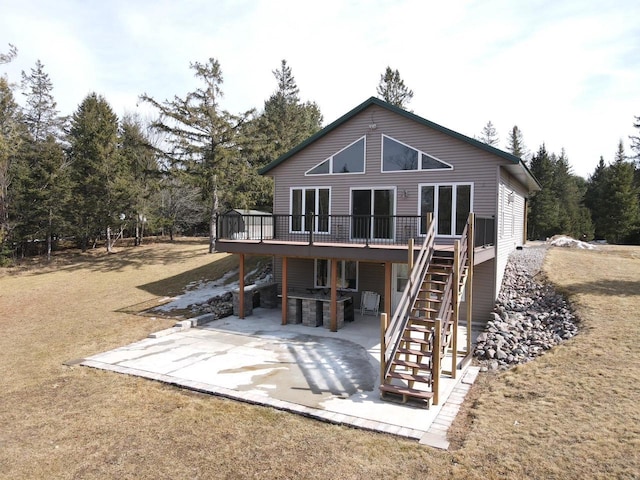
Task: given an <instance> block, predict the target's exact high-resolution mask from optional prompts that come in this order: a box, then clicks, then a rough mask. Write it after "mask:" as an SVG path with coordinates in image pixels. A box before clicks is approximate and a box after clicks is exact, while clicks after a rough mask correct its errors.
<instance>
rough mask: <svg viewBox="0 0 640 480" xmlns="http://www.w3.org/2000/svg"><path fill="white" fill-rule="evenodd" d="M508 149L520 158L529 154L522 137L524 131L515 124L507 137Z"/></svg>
mask: <svg viewBox="0 0 640 480" xmlns="http://www.w3.org/2000/svg"><path fill="white" fill-rule="evenodd" d="M489 123H491V122H489ZM485 128H486V127H485ZM494 130H495V129H494ZM507 150H508V151H509V152H510V153H511V154H512V155H514V156H516V157H518V158H522V159H524V158H525V156H526V155H527V147H526V146H525V144H524V140H523V138H522V131H521V130H520V129H519V128H518V126H517V125H514V126H513V128H512V129H511V130H510V131H509V137H508V138H507Z"/></svg>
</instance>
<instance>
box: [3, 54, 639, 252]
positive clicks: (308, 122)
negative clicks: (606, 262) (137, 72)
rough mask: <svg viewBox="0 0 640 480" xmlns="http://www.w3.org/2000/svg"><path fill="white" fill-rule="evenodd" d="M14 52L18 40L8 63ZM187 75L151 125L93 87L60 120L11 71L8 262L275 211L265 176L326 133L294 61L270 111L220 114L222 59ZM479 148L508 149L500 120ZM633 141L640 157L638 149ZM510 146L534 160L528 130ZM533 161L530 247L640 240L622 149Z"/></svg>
mask: <svg viewBox="0 0 640 480" xmlns="http://www.w3.org/2000/svg"><path fill="white" fill-rule="evenodd" d="M16 55H17V49H16V48H15V47H14V46H12V45H10V49H9V51H8V53H0V64H1V63H8V62H10V61H12V60H13V59H14V58H15V57H16ZM190 68H191V70H192V72H193V74H194V76H195V77H196V79H197V80H198V85H199V86H198V87H197V88H196V89H195V90H194V91H192V92H187V93H185V94H183V95H175V96H174V97H173V98H171V99H156V98H154V97H153V96H152V95H150V94H147V93H143V94H142V95H140V101H141V102H143V103H144V104H146V105H148V106H150V107H151V109H152V110H153V111H154V112H155V113H156V114H157V116H156V117H155V119H154V120H151V121H145V120H143V119H141V118H140V117H139V116H137V115H135V114H125V115H123V116H122V117H121V118H119V117H118V116H117V115H116V114H115V113H114V111H113V109H112V108H111V106H110V104H109V103H108V101H107V100H106V99H105V98H104V97H103V96H101V95H98V94H97V93H95V92H93V93H89V94H88V95H87V96H86V97H85V98H84V99H83V101H82V102H81V103H80V105H79V106H78V108H77V109H76V111H75V112H73V114H72V115H71V116H69V117H66V116H63V115H61V114H60V112H59V111H58V110H57V104H56V102H55V99H54V96H53V84H52V82H51V80H50V78H49V76H48V74H47V73H46V72H45V69H44V65H43V64H42V63H41V62H40V61H37V62H36V65H35V66H34V67H33V68H32V69H31V70H30V72H28V73H27V72H24V71H23V72H22V75H21V79H20V82H19V84H12V83H10V82H9V79H8V78H6V76H0V263H2V261H3V259H10V258H15V257H20V256H23V255H26V254H32V253H37V254H45V255H47V256H50V255H51V252H52V251H53V250H55V249H56V248H58V245H59V242H61V241H62V240H64V239H66V240H69V241H71V242H72V243H73V244H75V245H77V246H79V247H81V248H82V249H83V250H86V249H87V248H90V247H91V246H95V245H97V244H98V243H100V244H103V243H104V244H105V245H106V248H107V250H108V251H111V250H112V248H113V246H114V244H115V243H116V242H117V241H118V240H119V239H120V238H122V237H123V236H127V237H132V238H133V239H134V243H135V244H136V245H139V244H141V243H142V241H143V238H144V236H145V234H147V235H148V234H160V235H168V236H170V237H171V238H173V235H175V234H205V233H207V232H208V235H209V238H210V251H213V250H214V248H215V244H214V242H215V238H216V231H215V219H216V216H217V215H218V214H219V213H220V212H223V211H226V210H227V209H229V208H253V209H259V210H267V211H268V210H270V209H271V202H272V193H273V192H272V184H271V179H270V178H267V177H263V176H260V175H259V174H258V173H257V172H258V170H259V169H260V168H261V167H263V166H265V165H266V164H268V163H269V162H271V161H273V160H274V159H276V158H278V157H279V156H280V155H282V154H284V153H286V152H287V151H288V150H290V149H291V148H293V147H294V146H296V145H297V144H299V143H300V142H302V141H303V140H305V139H306V138H307V137H309V136H310V135H312V134H314V133H315V132H317V131H318V130H319V129H320V128H321V127H322V121H323V117H322V114H321V112H320V108H319V107H318V105H317V104H316V103H315V102H312V101H303V100H301V99H300V95H299V89H298V86H297V84H296V82H295V78H294V76H293V72H292V70H291V67H290V66H289V65H288V64H287V62H286V61H285V60H282V61H281V63H280V65H279V67H278V68H277V69H275V70H273V72H272V73H273V75H274V78H275V80H276V88H275V90H274V92H273V94H272V95H271V96H270V97H269V98H268V99H266V100H265V101H264V104H263V106H262V108H261V109H255V108H254V109H251V110H248V111H245V112H240V113H232V112H229V111H227V110H225V109H224V108H223V107H222V102H221V100H222V98H223V89H222V85H223V75H222V69H221V66H220V64H219V62H218V61H217V60H216V59H215V58H210V59H208V60H207V61H206V62H203V63H201V62H193V63H191V64H190ZM377 93H378V95H379V96H380V97H381V98H383V99H384V100H386V101H388V102H389V103H391V104H393V105H396V106H398V107H400V108H404V109H406V108H407V103H408V102H410V101H411V99H412V97H413V91H412V90H410V89H409V88H408V87H407V86H406V85H405V84H404V81H403V80H402V78H401V77H400V74H399V72H398V70H392V69H391V68H390V67H387V69H386V71H385V72H384V74H382V75H381V76H380V81H379V84H378V88H377ZM18 95H20V96H21V98H22V100H23V101H22V102H21V103H20V102H18V99H17V96H18ZM636 120H637V123H636V124H635V127H636V128H640V120H638V119H636ZM479 139H480V140H482V141H485V142H487V143H489V144H492V145H496V144H497V133H496V131H495V128H493V126H492V125H491V122H489V123H488V124H487V126H486V127H485V129H484V130H483V132H482V135H481V137H480V138H479ZM632 141H633V143H632V148H633V149H634V152H635V155H636V157H635V158H636V159H637V158H639V156H640V141H638V138H637V137H633V138H632ZM507 149H508V150H509V151H510V152H511V153H513V154H514V155H516V156H518V157H521V158H524V157H526V156H527V151H526V147H525V146H524V142H523V139H522V133H521V132H520V131H519V130H518V128H517V127H514V128H513V130H512V131H511V132H510V133H509V139H508V142H507ZM528 165H529V168H530V169H531V171H532V173H533V174H534V175H535V176H536V177H537V178H538V180H539V181H540V183H541V184H542V187H543V189H542V191H541V192H540V193H538V194H537V195H535V196H534V197H533V198H532V199H531V201H530V218H529V232H528V233H529V237H530V238H543V237H546V236H550V235H553V234H557V233H565V234H569V235H572V236H575V237H582V238H587V239H591V238H594V236H595V237H596V238H605V239H607V240H608V241H611V242H629V241H636V242H637V241H638V240H637V238H638V236H639V233H638V229H639V227H638V225H639V221H638V216H639V214H638V182H639V174H638V168H637V165H634V164H633V163H631V162H630V161H629V159H628V158H627V157H626V155H625V154H624V151H623V150H622V144H621V145H620V148H619V151H618V153H617V154H616V158H615V160H614V162H612V163H611V164H606V163H605V162H604V160H603V159H601V161H600V164H599V165H598V167H597V168H596V171H595V172H594V174H593V175H592V176H591V177H590V178H589V180H588V181H584V180H583V179H581V178H580V177H577V176H575V175H572V174H571V170H570V167H569V163H568V160H567V158H566V156H565V155H564V152H563V153H561V154H560V155H555V154H552V153H548V152H547V151H546V149H545V147H544V145H543V146H542V147H540V149H539V151H538V152H537V153H536V154H534V155H532V156H531V158H530V159H529V160H528ZM621 209H622V210H624V214H623V213H622V210H621ZM615 212H620V213H619V214H616V213H615ZM616 215H617V216H616Z"/></svg>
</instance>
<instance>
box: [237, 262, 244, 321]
mask: <svg viewBox="0 0 640 480" xmlns="http://www.w3.org/2000/svg"><path fill="white" fill-rule="evenodd" d="M239 255H240V273H238V277H239V278H238V283H239V287H240V292H239V295H238V300H239V301H240V305H238V316H239V317H240V318H244V253H240V254H239Z"/></svg>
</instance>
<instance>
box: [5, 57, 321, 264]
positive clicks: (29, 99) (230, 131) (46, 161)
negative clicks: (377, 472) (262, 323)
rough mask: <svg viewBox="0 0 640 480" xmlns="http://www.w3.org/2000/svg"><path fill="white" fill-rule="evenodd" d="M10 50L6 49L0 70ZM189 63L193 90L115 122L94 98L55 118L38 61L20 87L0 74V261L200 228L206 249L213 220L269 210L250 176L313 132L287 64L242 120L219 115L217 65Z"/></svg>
mask: <svg viewBox="0 0 640 480" xmlns="http://www.w3.org/2000/svg"><path fill="white" fill-rule="evenodd" d="M16 54H17V51H16V50H15V48H14V47H13V46H11V49H10V51H9V53H8V54H1V55H2V56H0V63H6V62H9V61H11V60H13V58H15V56H16ZM190 68H191V69H192V71H193V73H194V75H195V77H196V78H197V79H198V81H199V87H198V88H197V89H195V90H194V91H193V92H188V93H186V94H185V95H183V96H178V95H176V96H174V97H173V98H172V99H168V100H157V99H155V98H154V97H153V96H151V95H148V94H146V93H144V94H142V95H141V96H140V100H141V101H142V102H144V103H146V104H148V105H150V106H151V107H152V108H153V110H155V111H156V112H157V114H158V115H157V118H155V119H154V120H152V121H148V122H145V121H143V120H142V119H141V118H140V117H139V116H137V115H133V114H125V115H124V116H123V117H122V118H118V116H117V115H116V114H115V113H114V111H113V109H112V108H111V106H110V105H109V103H108V101H107V100H106V99H105V98H104V97H103V96H101V95H98V94H96V93H90V94H88V95H87V96H86V97H85V98H84V100H83V101H82V102H81V103H80V105H79V106H78V108H77V110H76V111H75V112H74V113H73V114H72V115H71V116H70V117H64V116H62V115H60V113H59V111H58V110H57V108H56V102H55V100H54V96H53V85H52V82H51V80H50V78H49V76H48V74H47V73H46V72H45V70H44V65H43V64H42V63H41V62H40V61H38V62H37V63H36V65H35V67H34V68H32V69H31V71H30V72H29V73H25V72H22V78H21V82H20V84H19V85H15V84H10V83H9V80H8V79H7V78H6V77H0V261H1V259H2V258H5V259H6V258H10V257H16V256H22V255H25V254H30V253H45V254H46V255H48V256H50V255H51V252H52V251H53V250H54V249H55V248H57V245H58V242H60V240H61V239H64V238H66V239H69V240H71V241H72V242H73V243H74V244H76V245H77V246H79V247H81V248H82V249H83V250H85V249H87V248H89V247H91V246H95V245H96V244H97V243H98V242H100V244H102V243H103V242H104V244H105V245H106V248H107V250H108V251H111V249H112V248H113V245H114V244H115V243H116V242H117V241H118V239H119V238H121V237H122V236H123V235H126V236H129V237H133V238H134V239H135V243H136V244H140V243H141V242H142V240H143V238H144V235H145V233H147V234H149V233H151V234H162V235H168V236H170V237H171V238H173V235H174V234H176V233H180V234H183V233H184V234H202V233H205V232H206V231H208V232H209V236H210V239H211V242H210V251H213V249H214V239H215V237H216V232H215V218H216V215H217V214H218V213H220V212H221V211H224V210H226V209H228V208H231V207H233V208H258V209H266V210H268V209H270V207H271V202H272V186H271V180H270V179H269V178H266V177H262V176H260V175H258V173H257V172H258V170H259V169H260V168H261V167H263V166H264V165H266V164H267V163H269V162H271V161H272V160H274V159H275V158H277V157H278V156H280V155H282V154H283V153H285V152H286V151H288V150H289V149H291V148H293V147H294V146H295V145H297V144H298V143H300V142H302V141H303V140H304V139H305V138H307V137H308V136H310V135H312V134H313V133H315V132H316V131H318V130H319V129H320V128H321V126H322V120H323V119H322V114H321V112H320V109H319V107H318V106H317V105H316V104H315V103H314V102H304V101H302V100H301V99H300V97H299V89H298V87H297V84H296V82H295V79H294V77H293V73H292V70H291V67H290V66H289V65H288V64H287V62H286V61H285V60H283V61H282V62H281V64H280V66H279V68H278V69H276V70H274V71H273V74H274V77H275V79H276V89H275V91H274V93H273V94H272V95H271V96H270V97H269V98H268V99H267V100H265V102H264V106H263V108H262V109H261V110H260V111H258V110H257V109H252V110H249V111H246V112H241V113H231V112H228V111H227V110H224V109H223V108H222V105H221V98H222V96H223V91H222V84H223V76H222V70H221V67H220V64H219V63H218V61H217V60H216V59H213V58H211V59H209V60H208V61H207V62H204V63H200V62H194V63H192V64H191V65H190ZM14 92H20V93H21V94H22V96H23V98H24V102H23V105H19V103H18V101H17V99H16V96H15V95H14Z"/></svg>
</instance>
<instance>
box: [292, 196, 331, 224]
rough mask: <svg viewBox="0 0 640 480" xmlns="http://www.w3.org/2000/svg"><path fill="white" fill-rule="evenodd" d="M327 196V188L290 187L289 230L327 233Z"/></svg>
mask: <svg viewBox="0 0 640 480" xmlns="http://www.w3.org/2000/svg"><path fill="white" fill-rule="evenodd" d="M329 198H330V189H329V188H321V187H307V188H292V189H291V202H290V205H291V231H292V232H311V231H313V232H321V233H328V232H329Z"/></svg>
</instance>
